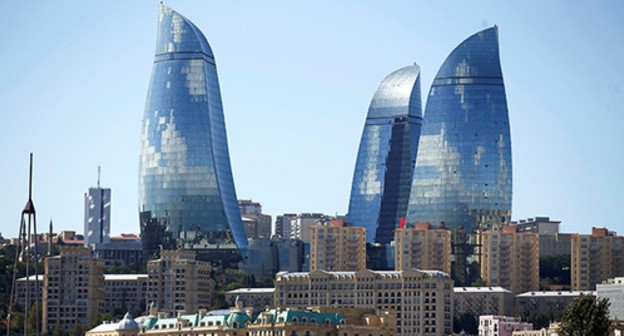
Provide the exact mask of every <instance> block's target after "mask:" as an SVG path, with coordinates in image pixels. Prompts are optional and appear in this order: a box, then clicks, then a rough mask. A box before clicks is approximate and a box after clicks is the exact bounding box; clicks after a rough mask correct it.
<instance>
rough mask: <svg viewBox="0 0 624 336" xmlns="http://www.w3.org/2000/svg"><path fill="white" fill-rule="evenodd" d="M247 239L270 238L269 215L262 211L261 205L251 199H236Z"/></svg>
mask: <svg viewBox="0 0 624 336" xmlns="http://www.w3.org/2000/svg"><path fill="white" fill-rule="evenodd" d="M238 207H239V208H240V212H241V216H243V217H242V220H243V227H244V228H245V234H246V235H247V239H255V238H271V220H272V218H271V216H270V215H265V214H263V213H262V205H261V204H260V203H258V202H254V201H252V200H238Z"/></svg>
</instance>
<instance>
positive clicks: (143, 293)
mask: <svg viewBox="0 0 624 336" xmlns="http://www.w3.org/2000/svg"><path fill="white" fill-rule="evenodd" d="M147 283H148V276H147V274H104V307H105V309H106V311H107V312H112V311H125V312H134V313H142V312H144V311H145V309H146V308H147Z"/></svg>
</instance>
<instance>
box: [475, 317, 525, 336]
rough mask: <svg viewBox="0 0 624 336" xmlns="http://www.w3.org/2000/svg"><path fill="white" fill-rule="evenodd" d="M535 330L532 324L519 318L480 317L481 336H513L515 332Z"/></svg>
mask: <svg viewBox="0 0 624 336" xmlns="http://www.w3.org/2000/svg"><path fill="white" fill-rule="evenodd" d="M525 330H533V325H532V324H531V323H526V322H522V321H521V320H520V318H518V317H509V316H496V315H485V316H480V317H479V336H512V335H513V333H514V331H525Z"/></svg>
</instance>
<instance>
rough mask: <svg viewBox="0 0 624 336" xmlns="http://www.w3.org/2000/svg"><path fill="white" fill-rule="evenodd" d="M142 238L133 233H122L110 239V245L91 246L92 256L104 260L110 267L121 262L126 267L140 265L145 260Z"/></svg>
mask: <svg viewBox="0 0 624 336" xmlns="http://www.w3.org/2000/svg"><path fill="white" fill-rule="evenodd" d="M142 246H143V245H142V243H141V237H139V236H137V235H135V234H132V233H122V234H121V235H119V236H113V237H110V240H109V242H108V243H103V244H95V245H91V248H92V250H91V255H92V256H94V257H96V258H99V259H102V260H104V262H105V263H106V264H107V265H109V264H111V263H115V262H121V263H123V264H125V265H134V266H136V265H138V264H140V263H141V262H142V260H143V249H142Z"/></svg>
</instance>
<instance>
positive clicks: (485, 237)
mask: <svg viewBox="0 0 624 336" xmlns="http://www.w3.org/2000/svg"><path fill="white" fill-rule="evenodd" d="M479 237H480V241H481V260H480V265H481V278H482V279H483V280H484V281H485V283H486V284H487V285H488V286H501V287H504V288H507V289H509V290H511V291H512V292H513V293H514V294H517V293H523V292H528V291H535V290H538V289H539V254H538V251H539V237H538V235H537V234H536V233H530V232H524V233H519V232H517V231H516V227H515V226H513V225H505V226H503V227H502V228H500V229H499V228H498V227H496V226H495V227H494V228H492V229H491V230H488V231H483V232H480V233H479Z"/></svg>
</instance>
